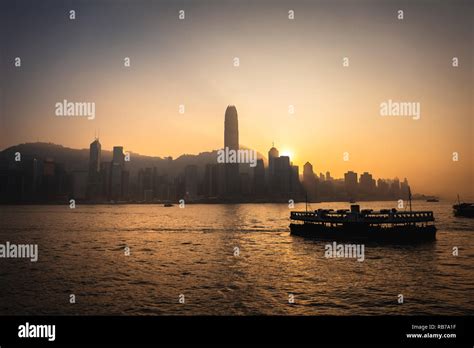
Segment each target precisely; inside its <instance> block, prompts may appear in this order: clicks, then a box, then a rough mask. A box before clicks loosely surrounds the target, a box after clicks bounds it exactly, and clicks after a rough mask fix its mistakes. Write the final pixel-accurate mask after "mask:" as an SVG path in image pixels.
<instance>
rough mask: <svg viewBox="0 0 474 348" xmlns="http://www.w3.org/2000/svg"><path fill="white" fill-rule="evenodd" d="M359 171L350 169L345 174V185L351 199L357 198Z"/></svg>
mask: <svg viewBox="0 0 474 348" xmlns="http://www.w3.org/2000/svg"><path fill="white" fill-rule="evenodd" d="M357 186H358V183H357V173H355V172H353V171H348V172H347V173H345V174H344V187H345V189H346V193H347V195H348V196H349V198H351V199H355V198H356V195H357Z"/></svg>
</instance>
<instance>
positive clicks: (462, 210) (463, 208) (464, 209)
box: [453, 195, 474, 218]
mask: <svg viewBox="0 0 474 348" xmlns="http://www.w3.org/2000/svg"><path fill="white" fill-rule="evenodd" d="M453 211H454V216H463V217H471V218H472V217H474V203H461V201H460V199H459V195H458V204H455V205H453Z"/></svg>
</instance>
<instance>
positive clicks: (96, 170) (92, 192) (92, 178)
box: [87, 138, 102, 199]
mask: <svg viewBox="0 0 474 348" xmlns="http://www.w3.org/2000/svg"><path fill="white" fill-rule="evenodd" d="M101 148H102V147H101V145H100V142H99V138H95V140H94V141H93V142H92V143H91V144H90V146H89V172H88V176H87V197H88V199H98V198H99V196H100V155H101Z"/></svg>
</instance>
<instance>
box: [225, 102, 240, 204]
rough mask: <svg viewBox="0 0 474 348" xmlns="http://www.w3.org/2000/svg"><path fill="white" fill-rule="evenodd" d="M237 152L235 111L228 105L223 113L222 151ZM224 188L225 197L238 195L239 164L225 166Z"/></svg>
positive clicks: (237, 138)
mask: <svg viewBox="0 0 474 348" xmlns="http://www.w3.org/2000/svg"><path fill="white" fill-rule="evenodd" d="M225 148H228V149H229V150H234V151H238V150H239V121H238V116H237V109H236V108H235V106H233V105H229V106H228V107H227V109H226V111H225V120H224V149H225ZM225 185H226V186H225V187H226V195H227V196H236V195H238V193H239V186H240V185H239V164H238V163H226V164H225Z"/></svg>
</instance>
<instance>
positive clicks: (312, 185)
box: [303, 162, 317, 200]
mask: <svg viewBox="0 0 474 348" xmlns="http://www.w3.org/2000/svg"><path fill="white" fill-rule="evenodd" d="M316 183H317V181H316V176H315V175H314V171H313V165H312V164H311V163H309V162H306V163H305V165H304V166H303V187H304V189H305V191H306V196H307V198H308V199H309V200H314V199H315V198H316Z"/></svg>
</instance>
